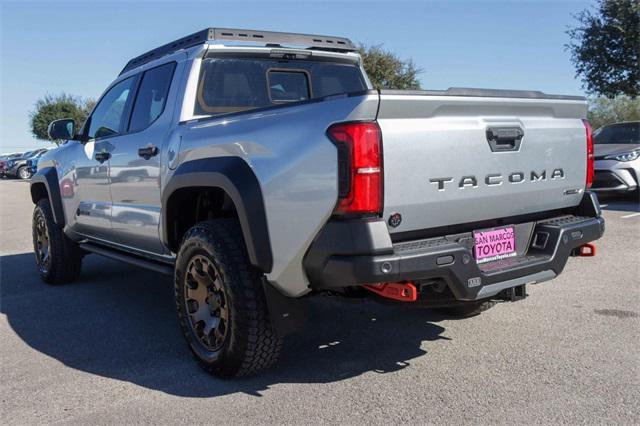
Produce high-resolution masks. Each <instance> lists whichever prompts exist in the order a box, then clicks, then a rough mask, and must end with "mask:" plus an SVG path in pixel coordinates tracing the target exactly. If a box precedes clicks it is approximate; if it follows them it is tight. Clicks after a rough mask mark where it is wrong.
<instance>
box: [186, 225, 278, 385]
mask: <svg viewBox="0 0 640 426" xmlns="http://www.w3.org/2000/svg"><path fill="white" fill-rule="evenodd" d="M196 256H204V257H206V259H208V260H209V261H210V262H212V264H213V266H214V267H215V270H216V277H219V278H220V281H221V284H220V281H217V280H216V283H217V285H220V286H221V287H222V288H223V290H224V298H225V300H226V302H225V305H226V306H227V309H228V311H227V312H228V314H227V315H228V323H227V326H226V327H225V330H226V335H225V338H224V341H223V343H221V344H220V346H218V349H217V350H211V349H210V348H207V347H206V346H205V344H204V343H203V342H202V341H201V339H202V332H201V331H200V335H198V331H197V330H196V328H197V326H194V325H193V324H192V319H190V314H189V311H188V307H187V301H186V298H187V296H186V294H187V291H188V290H187V289H186V286H187V285H188V284H187V274H188V270H187V267H188V266H189V265H190V260H191V259H193V258H194V257H196ZM200 258H201V257H200ZM262 279H263V274H262V273H261V272H260V271H259V270H258V269H256V268H255V267H254V266H252V265H251V264H250V262H249V259H248V256H247V250H246V248H245V244H244V240H243V237H242V232H241V229H240V225H239V223H238V221H237V220H235V219H215V220H210V221H205V222H200V223H198V224H196V225H194V226H193V227H192V228H191V229H189V230H188V231H187V233H186V235H185V236H184V238H183V240H182V243H181V245H180V251H179V253H178V257H177V259H176V268H175V286H174V290H175V300H176V307H177V311H178V319H179V321H180V327H181V329H182V333H183V334H184V337H185V338H186V340H187V343H188V344H189V348H190V349H191V352H192V354H193V355H194V357H195V358H196V360H197V361H198V363H199V364H200V366H201V367H202V368H203V369H204V370H205V371H207V372H208V373H210V374H213V375H215V376H217V377H221V378H231V377H240V376H246V375H251V374H254V373H256V372H258V371H260V370H263V369H265V368H267V367H269V366H270V365H272V364H273V363H274V362H276V360H277V358H278V355H279V354H280V350H281V347H282V339H281V338H279V337H278V336H277V335H276V333H275V330H274V329H273V327H272V324H271V320H270V317H269V313H268V310H267V302H266V298H265V294H264V289H263V284H262ZM198 285H200V284H198ZM191 288H193V287H191ZM227 303H228V305H227ZM212 315H213V314H212ZM196 324H199V323H196Z"/></svg>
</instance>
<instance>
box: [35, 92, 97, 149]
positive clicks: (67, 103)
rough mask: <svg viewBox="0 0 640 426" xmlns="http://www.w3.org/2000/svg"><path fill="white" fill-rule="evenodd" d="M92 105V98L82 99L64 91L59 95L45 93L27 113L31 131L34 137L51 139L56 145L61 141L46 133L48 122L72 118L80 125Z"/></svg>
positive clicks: (93, 102) (93, 103)
mask: <svg viewBox="0 0 640 426" xmlns="http://www.w3.org/2000/svg"><path fill="white" fill-rule="evenodd" d="M94 105H95V101H94V100H93V99H82V98H80V97H77V96H72V95H68V94H66V93H61V94H59V95H49V94H47V95H45V96H44V97H43V98H41V99H38V101H37V102H36V103H35V106H34V110H33V111H32V112H31V113H30V114H29V121H30V124H31V133H32V134H33V136H34V137H35V138H36V139H41V140H46V141H51V142H53V143H55V144H56V145H58V144H59V143H60V142H61V141H59V140H52V139H51V138H49V135H48V134H47V128H48V127H49V123H51V122H52V121H53V120H59V119H61V118H72V119H74V120H75V122H76V125H77V126H81V125H82V124H83V123H84V121H85V120H86V119H87V116H88V115H89V113H90V112H91V109H92V108H93V106H94Z"/></svg>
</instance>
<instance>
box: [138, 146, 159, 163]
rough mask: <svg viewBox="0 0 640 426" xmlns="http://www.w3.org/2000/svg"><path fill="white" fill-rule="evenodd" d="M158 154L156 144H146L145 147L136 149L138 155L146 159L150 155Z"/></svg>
mask: <svg viewBox="0 0 640 426" xmlns="http://www.w3.org/2000/svg"><path fill="white" fill-rule="evenodd" d="M156 155H158V147H157V146H153V145H151V146H147V147H145V148H140V149H138V156H140V157H142V158H144V159H145V160H148V159H149V158H151V157H155V156H156Z"/></svg>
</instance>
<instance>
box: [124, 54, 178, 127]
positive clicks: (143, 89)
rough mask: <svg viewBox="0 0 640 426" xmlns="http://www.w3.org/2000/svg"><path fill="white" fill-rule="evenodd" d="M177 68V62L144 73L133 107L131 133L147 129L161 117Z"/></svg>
mask: <svg viewBox="0 0 640 426" xmlns="http://www.w3.org/2000/svg"><path fill="white" fill-rule="evenodd" d="M175 67H176V64H175V62H171V63H168V64H165V65H161V66H159V67H156V68H153V69H150V70H148V71H146V72H145V73H144V75H143V76H142V82H141V83H140V88H139V89H138V95H137V96H136V101H135V104H134V106H133V113H132V114H131V124H129V131H131V132H135V131H137V130H142V129H145V128H147V127H148V126H149V125H150V124H151V123H153V122H154V121H155V120H156V119H157V118H158V117H160V114H162V111H164V106H165V104H166V103H167V95H168V94H169V87H170V86H171V79H172V78H173V70H174V69H175Z"/></svg>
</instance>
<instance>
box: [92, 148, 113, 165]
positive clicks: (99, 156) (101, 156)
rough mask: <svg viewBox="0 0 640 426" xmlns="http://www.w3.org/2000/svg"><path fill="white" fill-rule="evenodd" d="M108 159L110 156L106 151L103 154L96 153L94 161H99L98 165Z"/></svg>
mask: <svg viewBox="0 0 640 426" xmlns="http://www.w3.org/2000/svg"><path fill="white" fill-rule="evenodd" d="M109 158H111V154H109V153H108V152H106V151H103V152H98V153H96V156H95V159H96V161H99V162H100V164H102V163H104V162H105V161H107V160H108V159H109Z"/></svg>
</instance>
